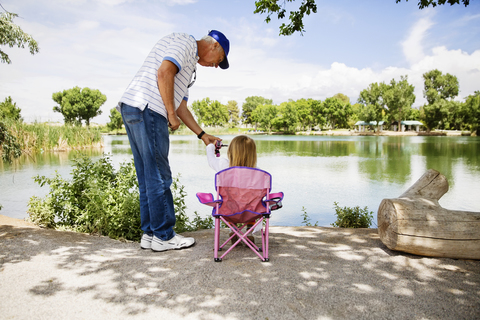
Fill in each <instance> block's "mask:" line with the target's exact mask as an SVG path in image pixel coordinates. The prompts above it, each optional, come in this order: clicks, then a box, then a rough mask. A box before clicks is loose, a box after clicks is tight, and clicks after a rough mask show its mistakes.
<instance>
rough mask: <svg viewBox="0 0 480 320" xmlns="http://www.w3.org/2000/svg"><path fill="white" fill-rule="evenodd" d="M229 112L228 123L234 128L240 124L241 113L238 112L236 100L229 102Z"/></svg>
mask: <svg viewBox="0 0 480 320" xmlns="http://www.w3.org/2000/svg"><path fill="white" fill-rule="evenodd" d="M227 110H228V119H229V120H228V122H229V123H230V126H231V127H232V128H233V127H235V126H236V125H238V123H239V122H240V111H239V110H238V103H237V101H235V100H230V101H228V102H227Z"/></svg>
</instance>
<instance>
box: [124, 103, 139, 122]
mask: <svg viewBox="0 0 480 320" xmlns="http://www.w3.org/2000/svg"><path fill="white" fill-rule="evenodd" d="M122 114H123V121H125V122H126V123H128V124H136V123H140V122H142V121H143V117H142V111H140V109H137V108H133V107H128V108H127V109H126V110H123V112H122Z"/></svg>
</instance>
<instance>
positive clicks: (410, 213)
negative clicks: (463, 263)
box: [377, 170, 480, 259]
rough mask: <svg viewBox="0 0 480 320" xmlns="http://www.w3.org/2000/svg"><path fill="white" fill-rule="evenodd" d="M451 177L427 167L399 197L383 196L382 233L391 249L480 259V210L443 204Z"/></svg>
mask: <svg viewBox="0 0 480 320" xmlns="http://www.w3.org/2000/svg"><path fill="white" fill-rule="evenodd" d="M447 191H448V181H447V179H446V178H445V176H443V175H442V174H440V173H439V172H438V171H436V170H429V171H427V172H426V173H425V174H424V175H423V176H422V177H421V178H420V179H419V180H418V181H417V182H416V183H415V184H414V185H413V186H411V187H410V188H409V189H408V190H407V191H405V193H403V194H402V195H401V196H400V197H398V198H396V199H383V201H382V202H381V203H380V207H379V209H378V216H377V220H378V233H379V235H380V239H381V240H382V242H383V243H384V244H385V245H386V246H387V247H388V248H389V249H391V250H397V251H403V252H408V253H412V254H417V255H422V256H429V257H445V258H456V259H480V212H469V211H456V210H448V209H445V208H442V207H441V206H440V204H439V203H438V200H439V199H440V198H441V197H442V196H443V195H444V194H445V193H446V192H447Z"/></svg>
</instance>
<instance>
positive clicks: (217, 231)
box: [213, 217, 222, 262]
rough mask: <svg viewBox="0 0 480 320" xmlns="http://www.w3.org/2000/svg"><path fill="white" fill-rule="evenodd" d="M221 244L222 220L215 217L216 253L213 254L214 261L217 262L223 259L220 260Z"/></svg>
mask: <svg viewBox="0 0 480 320" xmlns="http://www.w3.org/2000/svg"><path fill="white" fill-rule="evenodd" d="M219 243H220V218H218V217H215V240H214V247H215V248H214V252H213V260H214V261H215V262H221V261H222V259H220V258H218V249H219V248H218V247H219Z"/></svg>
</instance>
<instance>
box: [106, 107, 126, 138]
mask: <svg viewBox="0 0 480 320" xmlns="http://www.w3.org/2000/svg"><path fill="white" fill-rule="evenodd" d="M109 118H110V122H109V123H107V128H108V130H110V131H113V130H117V133H118V130H119V129H122V126H123V119H122V114H121V113H120V112H118V110H117V108H112V109H110V116H109Z"/></svg>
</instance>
